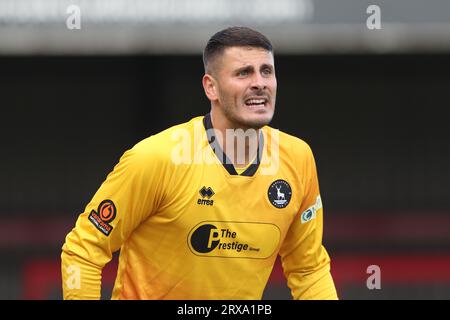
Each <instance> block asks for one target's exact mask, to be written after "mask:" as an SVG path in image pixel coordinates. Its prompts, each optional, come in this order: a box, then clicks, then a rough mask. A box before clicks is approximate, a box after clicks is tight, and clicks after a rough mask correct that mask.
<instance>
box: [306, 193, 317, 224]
mask: <svg viewBox="0 0 450 320" xmlns="http://www.w3.org/2000/svg"><path fill="white" fill-rule="evenodd" d="M319 209H322V199H321V198H320V194H319V195H318V196H317V198H316V203H314V204H313V205H312V206H311V207H309V208H308V209H306V210H305V211H303V212H302V215H301V220H302V223H306V222H308V221H311V220H312V219H314V218H315V217H316V212H317V211H318V210H319Z"/></svg>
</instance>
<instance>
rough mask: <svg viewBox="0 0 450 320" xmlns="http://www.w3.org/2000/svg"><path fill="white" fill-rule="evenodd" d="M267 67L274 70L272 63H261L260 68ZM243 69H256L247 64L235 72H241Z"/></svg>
mask: <svg viewBox="0 0 450 320" xmlns="http://www.w3.org/2000/svg"><path fill="white" fill-rule="evenodd" d="M265 68H269V69H270V70H272V71H273V70H274V67H273V66H272V65H271V64H267V63H264V64H263V65H261V67H260V70H262V69H265ZM241 71H254V68H253V66H251V65H247V66H244V67H241V68H238V69H236V70H234V72H236V73H237V72H241Z"/></svg>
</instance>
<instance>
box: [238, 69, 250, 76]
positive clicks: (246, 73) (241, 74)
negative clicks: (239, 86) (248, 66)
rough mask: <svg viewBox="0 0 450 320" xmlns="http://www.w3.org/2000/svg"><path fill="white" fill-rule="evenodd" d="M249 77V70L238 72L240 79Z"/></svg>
mask: <svg viewBox="0 0 450 320" xmlns="http://www.w3.org/2000/svg"><path fill="white" fill-rule="evenodd" d="M247 75H248V70H241V71H239V72H238V76H239V77H245V76H247Z"/></svg>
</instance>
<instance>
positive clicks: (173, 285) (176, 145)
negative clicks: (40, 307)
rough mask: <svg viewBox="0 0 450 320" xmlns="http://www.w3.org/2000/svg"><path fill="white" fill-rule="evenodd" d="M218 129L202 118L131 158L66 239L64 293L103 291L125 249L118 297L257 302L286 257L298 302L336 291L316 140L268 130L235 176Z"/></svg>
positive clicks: (143, 145) (78, 295)
mask: <svg viewBox="0 0 450 320" xmlns="http://www.w3.org/2000/svg"><path fill="white" fill-rule="evenodd" d="M211 129H212V123H211V118H210V115H209V114H208V115H206V116H204V117H196V118H193V119H192V120H191V121H189V122H187V123H184V124H181V125H178V126H174V127H172V128H169V129H167V130H165V131H163V132H161V133H159V134H156V135H154V136H151V137H149V138H147V139H145V140H143V141H141V142H139V143H138V144H136V145H135V146H134V147H133V148H132V149H130V150H128V151H126V152H125V153H124V154H123V156H122V157H121V159H120V161H119V163H118V164H117V165H116V166H115V167H114V170H113V171H112V172H111V173H110V174H109V175H108V176H107V178H106V180H105V181H104V182H103V184H102V185H101V187H100V188H99V190H98V191H97V192H96V194H95V195H94V197H93V198H92V200H91V202H90V203H88V205H87V206H86V208H85V210H84V212H83V213H82V214H80V215H79V217H78V220H77V222H76V225H75V228H74V229H73V230H72V231H71V232H70V233H69V234H68V235H67V237H66V240H65V243H64V245H63V248H62V255H61V259H62V266H61V267H62V278H63V279H62V280H63V281H62V282H63V295H64V298H65V299H98V298H100V288H101V271H102V269H103V267H104V266H105V264H106V263H108V262H109V261H110V260H111V258H112V254H113V252H115V251H117V250H119V249H120V256H119V266H118V272H117V278H116V281H115V285H114V290H113V294H112V298H113V299H260V298H261V297H262V294H263V291H264V288H265V286H266V283H267V281H268V278H269V276H270V273H271V270H272V267H273V265H274V262H275V259H276V257H277V255H278V254H279V255H280V256H281V260H282V265H283V270H284V273H285V275H286V278H287V284H288V286H289V287H290V289H291V292H292V295H293V298H295V299H336V298H337V295H336V290H335V287H334V284H333V280H332V277H331V274H330V258H329V256H328V254H327V252H326V250H325V248H324V247H323V246H322V221H323V209H322V202H321V198H320V193H319V185H318V179H317V173H316V167H315V162H314V158H313V154H312V152H311V149H310V148H309V146H308V145H307V144H306V143H305V142H303V141H302V140H300V139H298V138H296V137H293V136H290V135H288V134H285V133H282V132H280V131H278V130H275V129H273V128H271V127H268V126H266V127H264V128H262V129H261V130H260V136H259V145H258V147H257V150H258V151H257V156H256V158H255V161H254V162H253V163H252V164H251V165H250V166H248V167H247V168H246V169H245V170H244V171H243V172H241V173H240V174H238V172H237V171H236V170H235V168H234V166H233V165H232V164H231V163H230V161H229V160H228V158H227V156H226V155H225V154H224V153H223V151H222V149H221V148H220V145H218V144H217V143H216V142H217V141H216V140H215V136H214V134H212V133H211V132H214V131H213V130H211Z"/></svg>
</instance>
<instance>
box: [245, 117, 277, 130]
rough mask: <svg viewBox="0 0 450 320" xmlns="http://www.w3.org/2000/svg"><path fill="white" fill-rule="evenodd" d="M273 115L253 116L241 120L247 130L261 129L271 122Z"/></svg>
mask: <svg viewBox="0 0 450 320" xmlns="http://www.w3.org/2000/svg"><path fill="white" fill-rule="evenodd" d="M272 117H273V114H268V113H264V114H254V115H251V116H248V117H245V119H242V120H243V121H242V124H244V125H245V126H246V127H248V128H252V129H261V128H262V127H264V126H266V125H268V124H269V123H270V121H272Z"/></svg>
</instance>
